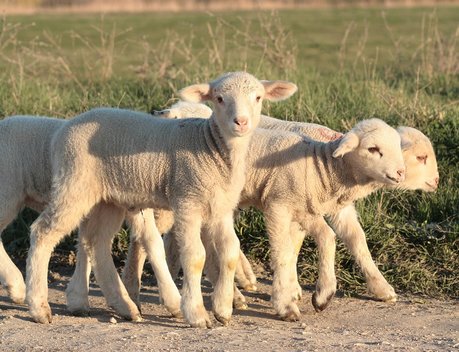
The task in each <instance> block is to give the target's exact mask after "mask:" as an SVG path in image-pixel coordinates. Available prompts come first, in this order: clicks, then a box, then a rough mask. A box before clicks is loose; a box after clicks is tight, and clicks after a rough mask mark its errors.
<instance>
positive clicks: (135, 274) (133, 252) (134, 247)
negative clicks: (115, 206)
mask: <svg viewBox="0 0 459 352" xmlns="http://www.w3.org/2000/svg"><path fill="white" fill-rule="evenodd" d="M131 216H133V214H130V215H129V216H128V219H129V220H130V217H131ZM128 222H129V223H130V227H131V234H130V236H129V249H128V255H127V261H126V265H125V266H124V269H123V275H122V280H123V283H124V285H125V286H126V289H127V291H128V293H129V297H131V299H132V300H133V301H134V302H135V304H137V307H138V308H139V310H140V287H141V284H142V273H143V266H144V264H145V259H146V258H147V253H146V252H145V249H144V247H143V245H142V239H141V236H140V235H139V234H140V233H141V231H142V228H143V226H144V224H143V223H142V224H140V225H141V226H142V227H141V228H137V226H136V225H138V223H139V222H138V221H136V222H132V221H128Z"/></svg>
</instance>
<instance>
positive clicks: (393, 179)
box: [386, 174, 400, 184]
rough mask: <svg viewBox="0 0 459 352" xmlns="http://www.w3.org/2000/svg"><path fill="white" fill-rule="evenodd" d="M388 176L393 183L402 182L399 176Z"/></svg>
mask: <svg viewBox="0 0 459 352" xmlns="http://www.w3.org/2000/svg"><path fill="white" fill-rule="evenodd" d="M386 177H387V178H388V179H389V180H391V181H392V182H393V183H396V184H399V183H400V179H398V178H397V177H392V176H390V175H387V174H386Z"/></svg>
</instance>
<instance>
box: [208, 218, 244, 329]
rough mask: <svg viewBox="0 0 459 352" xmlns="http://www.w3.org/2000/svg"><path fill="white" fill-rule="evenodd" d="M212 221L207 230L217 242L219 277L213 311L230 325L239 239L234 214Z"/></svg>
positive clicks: (224, 322)
mask: <svg viewBox="0 0 459 352" xmlns="http://www.w3.org/2000/svg"><path fill="white" fill-rule="evenodd" d="M215 221H217V220H216V219H212V223H210V224H208V227H207V229H208V230H209V234H210V236H211V238H212V239H213V240H214V242H215V248H216V254H217V260H218V267H219V275H218V279H217V281H216V283H215V286H214V292H213V295H212V310H213V312H214V315H215V318H216V319H217V320H218V321H219V322H220V323H222V324H223V325H225V326H226V325H228V323H229V321H230V319H231V315H232V313H233V297H234V273H235V271H236V266H237V263H238V261H239V249H240V247H239V239H238V238H237V236H236V233H235V232H234V227H233V214H232V212H228V213H226V214H223V216H222V217H221V218H219V219H218V221H217V222H215Z"/></svg>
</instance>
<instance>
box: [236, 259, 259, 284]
mask: <svg viewBox="0 0 459 352" xmlns="http://www.w3.org/2000/svg"><path fill="white" fill-rule="evenodd" d="M235 279H236V282H237V284H238V285H239V286H240V287H242V288H243V289H244V290H246V291H252V292H253V291H256V290H257V278H256V276H255V274H254V272H253V270H252V266H251V265H250V263H249V261H248V259H247V257H246V256H245V254H244V252H242V250H240V251H239V261H238V264H237V267H236V273H235Z"/></svg>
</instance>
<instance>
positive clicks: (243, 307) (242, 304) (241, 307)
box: [233, 300, 249, 310]
mask: <svg viewBox="0 0 459 352" xmlns="http://www.w3.org/2000/svg"><path fill="white" fill-rule="evenodd" d="M233 307H234V309H239V310H247V309H249V306H248V305H247V303H246V302H244V301H241V300H235V301H233Z"/></svg>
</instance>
